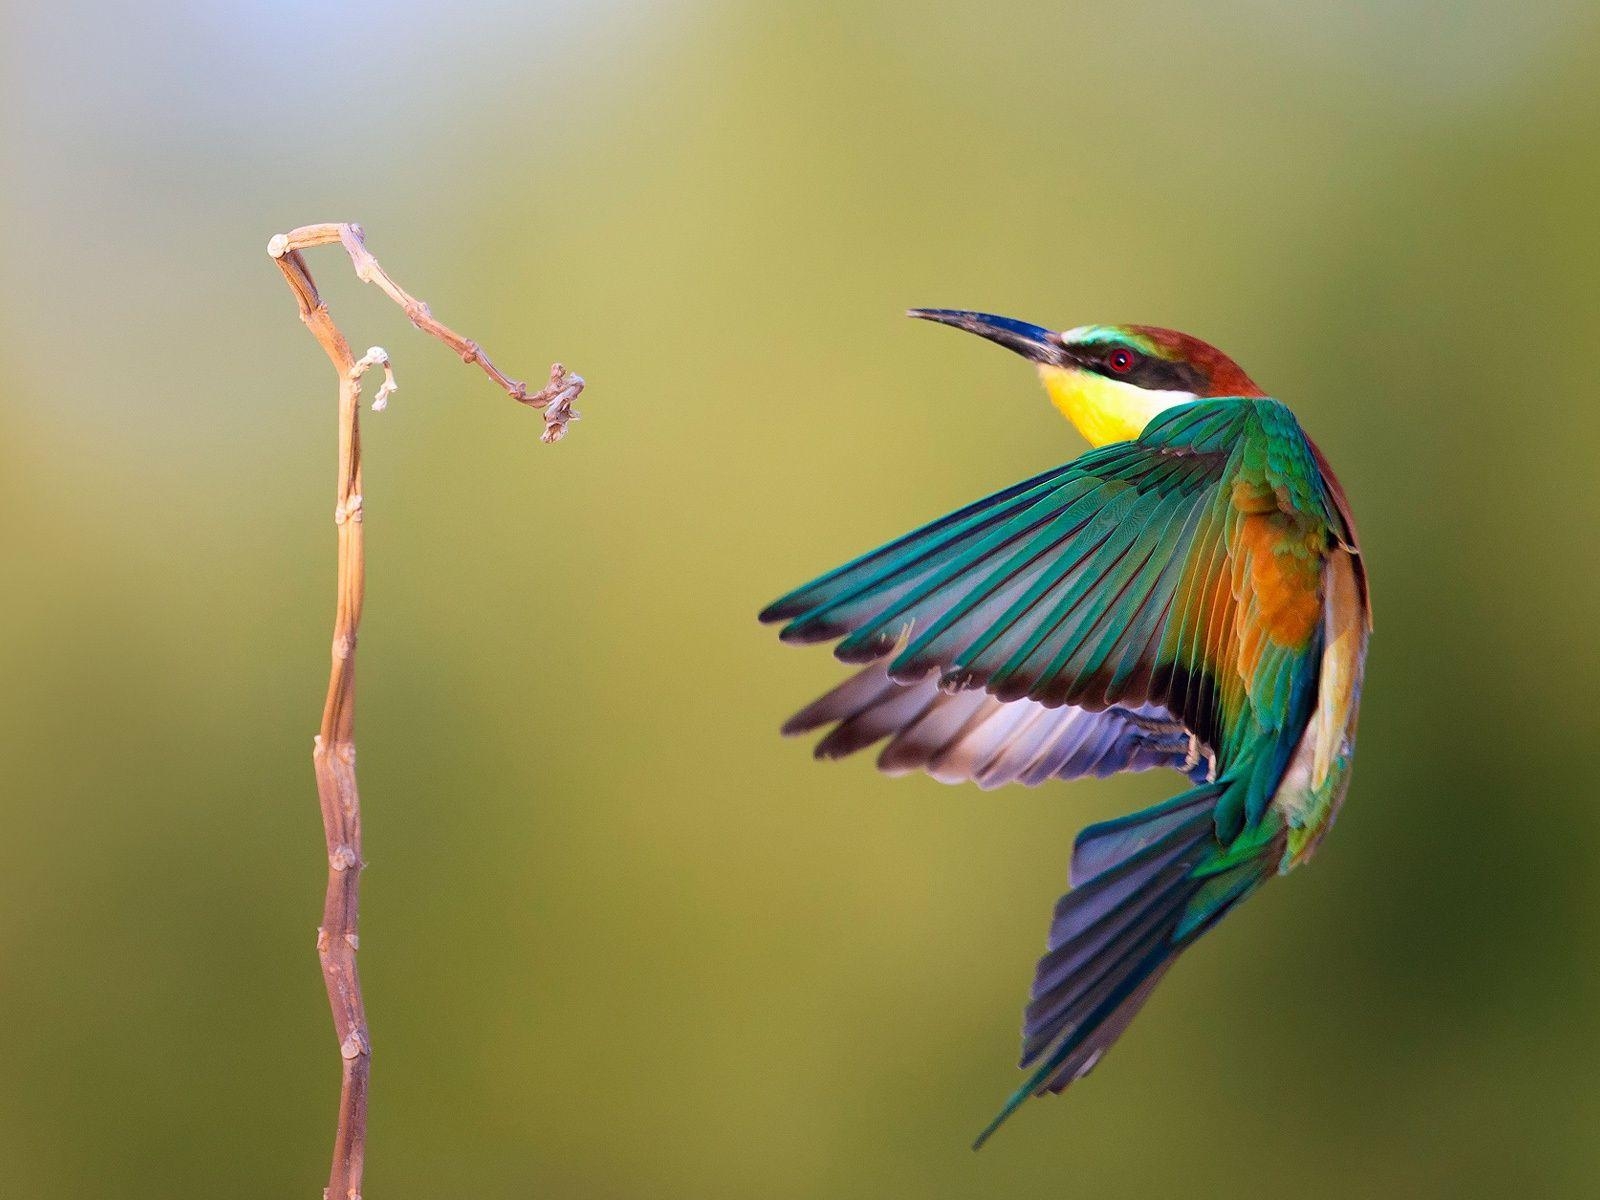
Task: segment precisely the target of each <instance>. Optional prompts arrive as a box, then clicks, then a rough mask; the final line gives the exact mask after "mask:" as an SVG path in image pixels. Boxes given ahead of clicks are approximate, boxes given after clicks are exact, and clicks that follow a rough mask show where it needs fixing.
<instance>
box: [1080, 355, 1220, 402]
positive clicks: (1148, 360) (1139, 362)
mask: <svg viewBox="0 0 1600 1200" xmlns="http://www.w3.org/2000/svg"><path fill="white" fill-rule="evenodd" d="M1125 349H1126V348H1125V347H1121V346H1117V347H1113V348H1112V349H1110V350H1108V351H1106V352H1105V354H1103V355H1098V356H1095V357H1085V358H1083V359H1081V360H1080V361H1081V362H1082V365H1083V366H1085V367H1087V368H1088V369H1089V370H1091V371H1093V372H1095V373H1096V374H1098V375H1104V376H1105V377H1106V378H1107V379H1115V380H1116V381H1117V382H1119V383H1131V384H1133V385H1134V386H1135V387H1141V388H1145V389H1146V390H1148V391H1153V392H1198V391H1199V390H1200V387H1201V382H1202V381H1201V378H1200V373H1199V372H1198V371H1196V370H1195V369H1194V368H1193V367H1192V366H1190V365H1189V364H1188V363H1185V362H1169V361H1167V360H1166V359H1164V358H1152V357H1150V356H1149V355H1148V354H1140V353H1139V352H1138V351H1135V350H1128V351H1127V353H1130V354H1132V355H1133V366H1132V367H1130V368H1129V369H1128V370H1126V371H1118V370H1117V369H1115V368H1114V367H1112V366H1111V363H1110V359H1111V355H1113V354H1115V353H1116V352H1117V351H1118V350H1125Z"/></svg>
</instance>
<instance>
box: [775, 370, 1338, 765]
mask: <svg viewBox="0 0 1600 1200" xmlns="http://www.w3.org/2000/svg"><path fill="white" fill-rule="evenodd" d="M1338 519H1339V518H1338V514H1337V510H1336V509H1335V508H1334V507H1333V506H1331V505H1330V503H1329V500H1328V496H1327V494H1326V491H1325V488H1324V485H1323V483H1322V477H1321V473H1320V472H1319V470H1318V469H1317V464H1316V462H1315V459H1314V457H1313V452H1312V451H1311V450H1310V448H1309V445H1308V443H1307V442H1306V440H1305V438H1304V435H1303V434H1301V432H1300V429H1299V426H1298V424H1297V423H1296V422H1295V420H1294V418H1293V416H1292V415H1290V414H1289V412H1288V410H1287V409H1285V408H1283V406H1282V405H1279V404H1277V403H1276V402H1275V401H1271V400H1255V399H1225V400H1208V401H1199V402H1196V403H1194V404H1188V405H1183V406H1181V407H1178V408H1174V409H1170V410H1168V411H1167V412H1165V413H1162V414H1160V415H1159V416H1158V417H1156V419H1155V420H1154V421H1152V422H1151V424H1150V426H1149V427H1148V428H1147V429H1146V430H1145V431H1144V433H1143V434H1142V435H1141V436H1140V437H1139V439H1138V440H1137V441H1133V442H1120V443H1116V444H1114V445H1109V446H1104V447H1101V448H1100V449H1098V450H1093V451H1091V452H1089V453H1088V454H1085V455H1084V456H1083V457H1081V458H1079V459H1077V460H1075V461H1074V462H1072V463H1069V464H1067V465H1066V466H1064V467H1060V468H1057V469H1056V470H1054V471H1049V472H1046V473H1045V474H1043V475H1040V476H1037V477H1035V478H1034V479H1031V480H1028V481H1026V482H1024V483H1021V484H1018V485H1016V486H1015V487H1012V488H1008V489H1007V490H1005V491H1003V492H1000V493H998V494H997V495H994V496H991V497H989V498H988V499H986V500H981V501H979V502H977V503H976V504H973V505H970V506H968V507H967V508H965V509H962V510H961V511H959V512H957V513H954V514H952V515H951V516H948V517H945V518H944V519H943V520H940V521H937V522H934V523H933V524H931V525H928V526H926V527H924V528H923V529H920V530H918V531H916V532H915V533H912V534H909V535H908V536H906V537H904V538H901V539H900V540H899V541H896V542H893V543H891V544H890V545H888V546H885V547H884V548H882V549H880V550H877V551H874V552H873V553H871V554H868V555H866V556H865V557H863V558H860V559H858V560H856V561H855V562H853V563H850V564H848V565H847V566H844V567H842V568H840V569H839V570H837V571H834V572H832V573H831V574H829V575H825V576H823V577H822V578H821V579H818V580H817V581H815V582H814V583H811V584H808V585H807V586H805V587H803V588H800V589H799V590H797V591H795V592H792V593H790V594H789V595H788V596H785V597H783V598H782V599H781V600H779V601H777V602H776V603H775V604H773V605H772V606H771V607H770V608H768V609H767V610H766V612H764V613H763V614H762V619H763V620H767V621H787V622H788V625H787V626H786V627H785V629H784V630H783V633H782V636H783V638H784V640H786V641H792V642H813V641H828V640H833V639H840V640H839V644H838V645H837V647H836V648H835V654H836V655H837V656H838V657H839V658H841V659H843V660H844V661H846V662H861V663H870V662H880V661H882V662H883V663H884V666H883V672H884V675H883V678H884V680H885V681H886V682H887V681H893V682H896V683H899V684H902V685H907V686H908V688H909V689H910V690H908V691H907V692H904V693H898V694H895V693H889V694H886V695H885V694H881V693H879V694H875V695H874V696H873V697H870V698H869V697H867V695H866V693H867V691H868V690H869V688H870V687H871V685H872V680H873V679H874V678H875V677H874V676H870V675H863V676H862V677H860V682H859V687H860V689H861V693H860V694H859V695H858V694H856V693H854V692H852V693H850V694H849V695H847V696H846V697H844V699H845V700H852V699H854V700H857V701H858V702H857V703H856V704H855V705H854V707H852V706H851V705H850V704H847V703H836V704H833V705H831V706H830V705H827V702H826V698H825V700H824V701H823V702H819V704H823V705H824V706H825V708H824V712H825V713H832V712H833V711H834V710H835V709H838V716H837V717H830V716H826V715H823V719H822V720H818V721H816V723H817V724H822V723H826V722H827V721H828V720H837V721H839V722H840V724H839V725H838V727H837V728H836V729H835V730H834V733H833V734H832V735H830V737H832V738H836V739H837V741H836V743H835V744H836V745H837V746H840V747H841V748H842V747H844V746H848V745H851V744H852V743H857V742H859V744H861V745H865V744H870V742H871V741H873V740H876V737H873V738H868V741H866V742H860V739H861V738H866V737H867V735H868V734H869V733H870V732H872V731H873V730H874V729H878V728H880V727H881V728H882V732H880V733H878V734H877V737H883V736H890V735H891V734H893V735H896V736H898V735H900V734H904V735H906V737H905V740H903V741H901V743H900V745H901V748H902V749H903V748H905V747H907V746H909V745H919V746H920V745H922V744H923V743H924V742H925V741H928V740H929V739H926V738H922V737H920V736H919V735H917V734H916V733H915V730H916V728H917V727H918V726H919V725H923V726H924V728H925V729H927V730H933V729H936V728H938V726H937V725H927V724H925V723H927V722H929V721H930V720H931V719H932V718H934V717H939V718H944V717H951V718H953V717H956V716H959V715H961V714H962V712H963V711H964V710H963V709H962V707H961V706H957V705H955V704H954V703H953V702H950V703H949V704H947V705H941V704H938V703H934V705H933V707H932V709H931V710H930V708H929V706H928V704H927V703H926V702H924V703H922V704H919V703H918V702H917V701H918V699H919V698H923V699H924V701H925V699H926V697H927V695H928V693H927V692H926V690H925V689H926V687H927V686H928V684H929V683H930V682H931V683H934V684H937V686H938V687H939V688H941V689H943V691H945V692H953V693H961V692H965V691H969V690H972V691H978V692H981V693H985V694H987V695H988V696H990V697H992V698H993V700H994V701H995V702H996V703H997V705H999V706H1002V707H1000V708H999V709H998V711H997V710H994V709H989V708H987V707H986V706H985V705H984V704H983V703H982V701H966V702H965V703H967V704H972V705H974V707H973V709H972V710H971V711H970V712H966V713H965V717H966V721H964V722H963V724H962V725H961V727H960V730H961V731H964V733H962V735H961V736H959V737H956V738H955V740H954V741H951V740H949V739H948V738H947V739H945V740H943V741H940V742H939V745H938V746H937V747H935V748H934V749H933V750H932V752H930V753H929V754H928V756H927V758H926V759H925V760H924V761H912V760H914V759H915V758H916V756H915V755H912V756H911V758H910V759H908V760H907V761H908V762H909V764H910V765H914V766H915V765H937V764H939V763H940V762H944V763H950V764H961V765H953V766H952V768H951V769H952V770H954V771H956V772H958V773H959V772H965V771H968V770H970V771H971V772H972V777H973V778H980V777H982V776H984V775H985V774H986V772H985V770H984V769H983V768H984V767H985V766H987V765H988V763H989V762H990V761H991V760H992V759H993V758H994V754H995V749H996V747H995V744H994V742H993V741H992V740H991V739H992V734H996V733H999V732H1000V731H1001V730H1002V729H1003V730H1005V731H1006V732H1011V731H1012V728H1013V723H1014V724H1015V729H1016V731H1018V732H1019V733H1020V731H1022V730H1023V729H1024V726H1025V716H1024V715H1023V714H1027V713H1030V712H1032V710H1029V709H1023V710H1020V711H1019V715H1017V716H1015V717H1011V716H1009V715H1008V716H1006V717H1005V718H1004V719H1003V720H998V721H997V718H998V717H999V715H1000V713H1003V712H1004V706H1010V705H1012V704H1013V703H1015V702H1020V701H1026V702H1028V703H1029V704H1030V705H1033V706H1036V707H1037V708H1041V709H1044V710H1061V711H1062V712H1063V715H1062V716H1060V717H1059V718H1057V727H1056V732H1057V733H1058V734H1059V735H1060V736H1061V737H1063V738H1065V737H1067V736H1068V732H1067V731H1068V730H1070V729H1078V730H1079V731H1081V732H1082V733H1084V734H1086V735H1087V734H1090V733H1092V734H1093V736H1094V737H1098V738H1108V739H1109V743H1108V744H1116V745H1119V746H1121V747H1122V750H1123V752H1124V753H1123V756H1122V758H1121V760H1120V761H1119V760H1118V758H1117V756H1116V755H1102V756H1099V757H1095V758H1094V761H1093V762H1092V763H1090V762H1089V761H1088V759H1080V760H1074V761H1073V766H1072V767H1071V768H1070V769H1071V770H1073V771H1075V772H1076V773H1091V772H1093V771H1095V770H1099V769H1102V768H1110V769H1126V768H1128V767H1132V766H1137V765H1141V764H1143V763H1144V762H1147V761H1148V758H1147V756H1142V751H1141V750H1138V749H1137V748H1136V749H1135V751H1132V752H1130V751H1129V748H1130V747H1133V746H1135V743H1134V741H1133V740H1132V739H1129V738H1128V737H1127V724H1128V723H1127V720H1126V718H1125V717H1124V716H1123V714H1124V713H1131V714H1138V715H1141V716H1150V715H1153V716H1154V717H1155V719H1156V720H1158V721H1171V722H1176V723H1177V724H1179V725H1181V726H1182V727H1183V728H1184V729H1186V730H1187V731H1188V732H1190V733H1192V734H1194V735H1195V737H1196V738H1197V739H1199V741H1200V742H1201V743H1202V744H1203V746H1204V747H1205V748H1206V749H1208V750H1209V751H1211V752H1212V753H1213V754H1214V755H1216V756H1217V757H1219V758H1221V757H1223V756H1224V755H1225V754H1226V753H1227V751H1228V750H1229V748H1230V744H1231V743H1236V742H1237V741H1238V740H1239V739H1240V738H1241V737H1243V736H1246V735H1248V736H1251V737H1253V736H1255V734H1256V732H1258V731H1259V730H1260V729H1261V728H1263V727H1265V728H1277V727H1281V725H1282V723H1283V722H1284V721H1286V720H1289V719H1290V718H1291V714H1290V709H1291V707H1293V706H1294V697H1295V696H1296V695H1298V694H1300V693H1303V691H1304V688H1303V686H1301V685H1303V683H1304V680H1303V678H1302V676H1303V668H1304V664H1305V661H1306V657H1307V656H1306V653H1305V651H1306V648H1307V646H1308V645H1309V643H1310V639H1311V638H1312V636H1313V634H1314V632H1315V629H1316V626H1317V618H1318V615H1319V611H1320V602H1319V599H1318V586H1319V572H1320V570H1321V563H1322V558H1323V554H1324V551H1325V549H1326V546H1327V543H1328V537H1329V533H1330V520H1333V521H1337V520H1338ZM849 686H850V685H847V687H849ZM841 690H843V689H841ZM941 694H942V693H941ZM834 695H835V696H837V695H838V693H835V694H834ZM815 708H816V706H813V709H815ZM1080 710H1081V712H1082V713H1083V714H1084V715H1083V716H1073V715H1072V714H1073V712H1074V711H1080ZM1107 712H1110V713H1111V714H1112V716H1111V717H1110V718H1109V719H1108V718H1101V719H1100V720H1093V719H1092V718H1093V715H1094V714H1104V713H1107ZM808 713H809V714H811V716H813V717H815V716H819V715H822V714H819V713H817V712H813V710H808ZM980 714H981V715H984V717H985V720H984V723H983V726H982V727H981V728H980V727H976V726H970V725H968V724H967V723H966V722H970V721H971V720H972V718H974V717H977V716H979V715H980ZM805 715H806V714H802V716H805ZM798 720H799V718H797V721H798ZM1038 721H1039V718H1038V717H1037V716H1035V719H1034V721H1033V722H1032V723H1027V724H1026V729H1027V730H1030V731H1032V733H1033V734H1035V735H1039V734H1040V733H1042V732H1043V731H1042V730H1041V729H1040V727H1039V724H1038ZM897 722H898V723H897ZM991 722H997V723H995V724H993V725H991V724H990V723H991ZM958 732H960V731H958ZM1073 736H1075V735H1073ZM934 740H937V739H934ZM852 748H855V747H852ZM890 750H891V751H894V752H895V753H894V754H890V756H889V761H890V762H894V761H898V759H897V757H896V756H897V755H898V753H899V752H898V751H896V748H895V741H893V740H892V741H891V743H890ZM941 752H944V757H943V758H941ZM969 753H970V755H971V757H972V760H973V763H972V765H971V766H968V765H966V763H967V760H966V758H965V757H964V756H965V755H967V754H969ZM1018 753H1019V756H1021V751H1019V752H1018ZM980 755H981V756H982V757H983V759H984V761H983V762H981V763H980V762H977V761H976V760H977V759H978V757H980ZM1091 757H1093V756H1091ZM1011 761H1012V760H1007V762H1008V766H1007V767H1006V770H1007V771H1008V770H1010V765H1009V763H1010V762H1011ZM1028 765H1033V766H1037V763H1035V762H1033V760H1032V759H1030V761H1029V763H1028V764H1025V765H1024V767H1023V768H1022V770H1021V771H1019V773H1018V775H1017V777H1018V778H1023V777H1027V775H1028V770H1027V766H1028ZM1082 765H1087V770H1078V767H1079V766H1082ZM1161 765H1170V764H1161ZM1001 774H1005V771H998V772H996V773H995V774H991V775H990V776H989V777H991V778H998V777H999V775H1001Z"/></svg>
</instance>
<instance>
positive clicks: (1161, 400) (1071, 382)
mask: <svg viewBox="0 0 1600 1200" xmlns="http://www.w3.org/2000/svg"><path fill="white" fill-rule="evenodd" d="M1039 378H1040V379H1042V380H1044V390H1045V391H1046V392H1048V393H1049V394H1050V402H1051V403H1052V404H1054V405H1055V406H1056V407H1057V408H1059V409H1060V410H1061V415H1062V416H1064V417H1066V418H1067V420H1069V421H1071V422H1072V423H1073V424H1074V425H1076V426H1077V427H1078V432H1079V433H1081V434H1083V436H1084V437H1085V438H1086V439H1088V442H1089V444H1090V445H1091V446H1104V445H1106V444H1108V443H1110V442H1130V441H1132V440H1133V439H1134V438H1136V437H1138V436H1139V435H1140V434H1141V433H1143V432H1144V427H1145V426H1146V425H1148V424H1149V423H1150V420H1151V418H1152V417H1154V416H1155V415H1156V414H1157V413H1158V412H1162V411H1163V410H1165V409H1168V408H1171V407H1172V406H1173V405H1175V404H1187V403H1189V401H1191V400H1193V399H1195V396H1194V395H1193V393H1191V392H1156V391H1151V390H1149V389H1148V388H1141V387H1135V386H1134V385H1133V384H1131V383H1121V382H1119V381H1117V380H1115V379H1108V378H1106V377H1105V376H1104V375H1096V374H1095V373H1094V372H1093V371H1084V370H1080V369H1078V368H1075V367H1055V366H1049V365H1041V366H1040V367H1039Z"/></svg>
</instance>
